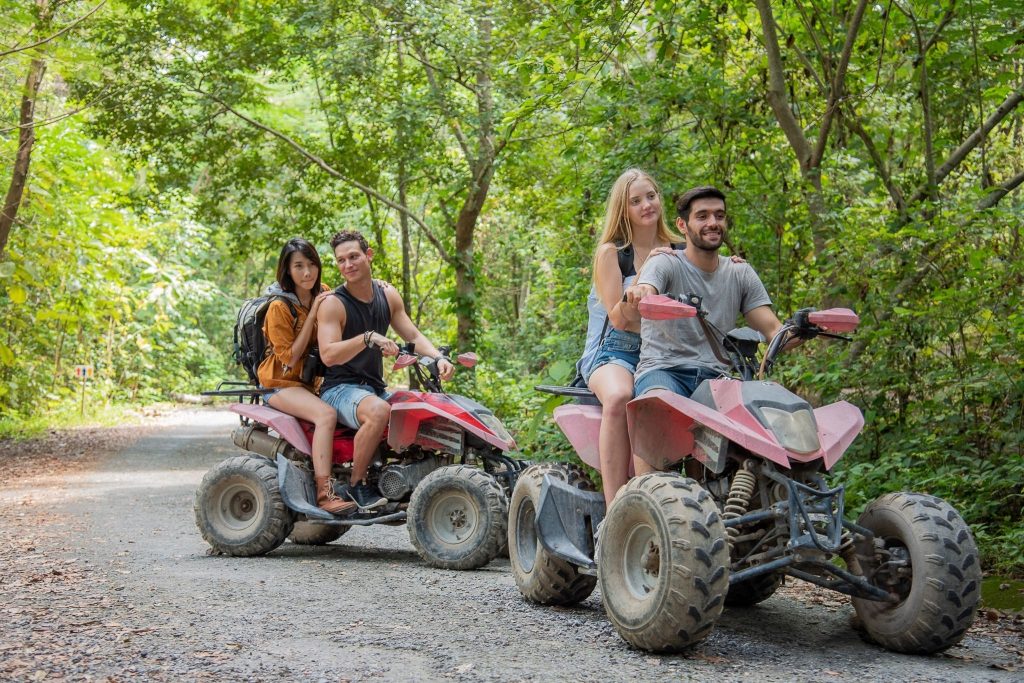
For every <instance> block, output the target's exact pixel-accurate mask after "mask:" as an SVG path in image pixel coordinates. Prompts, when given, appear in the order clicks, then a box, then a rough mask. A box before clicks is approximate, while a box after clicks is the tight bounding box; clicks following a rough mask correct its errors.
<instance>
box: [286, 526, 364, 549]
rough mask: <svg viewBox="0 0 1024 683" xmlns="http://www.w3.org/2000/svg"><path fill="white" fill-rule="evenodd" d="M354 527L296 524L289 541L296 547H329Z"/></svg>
mask: <svg viewBox="0 0 1024 683" xmlns="http://www.w3.org/2000/svg"><path fill="white" fill-rule="evenodd" d="M351 528H352V527H350V526H334V525H330V524H316V523H314V522H296V523H295V528H294V529H292V533H291V534H289V535H288V540H289V541H291V542H292V543H295V544H296V545H327V544H328V543H331V542H333V541H337V540H338V539H339V538H341V537H342V536H343V535H344V534H345V532H347V531H348V530H349V529H351Z"/></svg>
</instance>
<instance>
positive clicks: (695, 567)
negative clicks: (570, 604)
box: [598, 472, 729, 652]
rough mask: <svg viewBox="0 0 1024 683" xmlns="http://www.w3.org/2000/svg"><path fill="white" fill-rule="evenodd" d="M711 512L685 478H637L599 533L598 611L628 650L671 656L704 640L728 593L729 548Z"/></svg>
mask: <svg viewBox="0 0 1024 683" xmlns="http://www.w3.org/2000/svg"><path fill="white" fill-rule="evenodd" d="M725 538H726V535H725V525H724V524H723V523H722V520H721V517H720V516H719V513H718V507H717V506H716V505H715V501H714V500H713V499H712V498H711V496H710V495H709V494H708V492H707V491H705V490H704V489H703V488H701V486H700V484H698V483H697V482H695V481H694V480H692V479H687V478H685V477H681V476H679V475H676V474H672V473H668V472H657V473H654V474H647V475H644V476H642V477H637V478H636V479H633V480H632V481H630V482H629V483H628V484H626V486H625V487H624V488H623V489H621V490H620V491H619V493H618V494H617V495H616V496H615V500H613V501H612V504H611V508H610V509H609V510H608V516H607V517H605V520H604V525H603V527H602V530H601V546H600V552H599V554H598V577H599V580H600V583H601V598H602V600H603V601H604V609H605V612H606V613H607V615H608V618H609V619H610V620H611V622H612V625H613V626H615V630H616V631H618V632H619V635H620V636H622V638H623V639H625V640H626V642H628V643H629V644H630V645H632V646H633V647H637V648H640V649H643V650H649V651H652V652H678V651H680V650H683V649H685V648H688V647H691V646H693V645H695V644H697V643H699V642H701V641H702V640H704V639H705V638H707V636H708V634H710V633H711V629H712V627H713V626H714V624H715V620H717V619H718V617H719V616H720V615H721V614H722V608H723V606H724V604H725V594H726V591H727V590H728V589H729V546H728V544H727V543H726V540H725Z"/></svg>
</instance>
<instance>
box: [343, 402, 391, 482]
mask: <svg viewBox="0 0 1024 683" xmlns="http://www.w3.org/2000/svg"><path fill="white" fill-rule="evenodd" d="M390 417H391V405H390V404H389V403H388V402H387V401H385V400H383V399H381V398H379V397H377V396H367V397H366V398H364V399H363V400H362V401H360V402H359V405H358V406H357V407H356V419H357V420H359V430H358V431H357V432H356V438H355V443H354V444H353V449H352V450H353V453H352V483H353V484H356V483H359V482H361V481H364V480H365V479H366V471H367V470H368V469H369V467H370V460H372V459H373V454H374V452H376V450H377V445H378V444H379V443H380V437H381V436H383V434H384V430H385V429H386V428H387V426H388V420H389V419H390Z"/></svg>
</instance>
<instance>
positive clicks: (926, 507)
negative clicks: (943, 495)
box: [853, 493, 981, 654]
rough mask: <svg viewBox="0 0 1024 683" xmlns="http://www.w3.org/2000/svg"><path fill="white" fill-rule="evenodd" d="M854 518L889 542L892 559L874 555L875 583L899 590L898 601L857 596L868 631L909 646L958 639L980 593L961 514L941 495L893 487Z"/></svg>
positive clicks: (903, 648)
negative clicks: (900, 491) (900, 564)
mask: <svg viewBox="0 0 1024 683" xmlns="http://www.w3.org/2000/svg"><path fill="white" fill-rule="evenodd" d="M857 523H858V524H860V525H861V526H864V527H867V528H868V529H870V530H871V531H873V532H874V533H875V540H876V545H881V547H882V548H884V551H883V552H882V553H880V554H879V559H881V560H883V561H885V560H888V561H889V563H890V566H892V567H894V568H888V567H886V566H885V565H882V564H881V563H879V562H876V563H875V565H876V566H875V569H876V570H877V571H876V573H875V582H876V584H878V585H881V587H883V588H885V589H886V590H889V591H890V592H894V593H896V594H897V595H899V596H900V597H901V598H902V599H901V601H900V602H898V603H896V604H893V603H888V602H876V601H874V600H865V599H861V598H854V600H853V607H854V609H855V610H856V611H857V616H858V617H860V619H861V622H862V623H863V625H864V630H865V631H866V633H867V635H868V637H870V638H871V640H873V641H875V642H876V643H878V644H879V645H881V646H882V647H884V648H886V649H889V650H893V651H896V652H905V653H908V654H931V653H933V652H939V651H941V650H945V649H946V648H948V647H950V646H952V645H955V644H956V643H958V642H959V641H960V639H961V638H963V636H964V632H965V631H967V629H968V628H969V627H970V626H971V624H972V623H974V613H975V610H976V609H977V607H978V600H979V599H980V597H981V567H980V565H979V563H978V548H977V546H976V545H975V544H974V538H973V537H972V536H971V532H970V529H968V527H967V523H966V522H964V520H963V518H962V517H961V516H960V515H959V514H958V513H957V511H956V510H955V509H953V507H952V506H951V505H950V504H949V503H947V502H945V501H944V500H942V499H940V498H936V497H934V496H928V495H923V494H920V493H890V494H887V495H884V496H882V497H881V498H877V499H876V500H874V501H873V502H871V503H870V504H869V505H868V506H867V508H865V510H864V512H863V514H861V516H860V519H858V520H857ZM892 563H902V565H903V567H902V568H901V567H900V566H899V565H896V564H892Z"/></svg>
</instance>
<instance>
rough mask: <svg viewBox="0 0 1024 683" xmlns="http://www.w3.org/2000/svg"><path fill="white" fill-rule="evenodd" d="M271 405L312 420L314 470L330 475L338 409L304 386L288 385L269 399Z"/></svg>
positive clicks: (317, 474) (323, 474)
mask: <svg viewBox="0 0 1024 683" xmlns="http://www.w3.org/2000/svg"><path fill="white" fill-rule="evenodd" d="M267 402H268V403H269V404H270V405H271V407H273V408H277V409H278V410H280V411H281V412H283V413H288V414H289V415H294V416H295V417H298V418H302V419H303V420H306V421H308V422H312V423H313V427H314V428H313V458H312V459H313V473H314V475H315V476H317V477H329V476H331V460H332V457H331V456H332V450H333V447H334V427H335V425H336V424H337V421H338V413H337V412H336V411H335V410H334V408H333V407H331V406H330V405H328V404H326V403H324V402H323V401H321V400H320V399H319V398H317V397H316V396H315V395H313V394H311V393H310V392H308V391H306V390H305V389H303V388H302V387H286V388H284V389H282V390H281V391H279V392H277V393H276V394H274V395H273V396H271V397H270V400H269V401H267Z"/></svg>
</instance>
